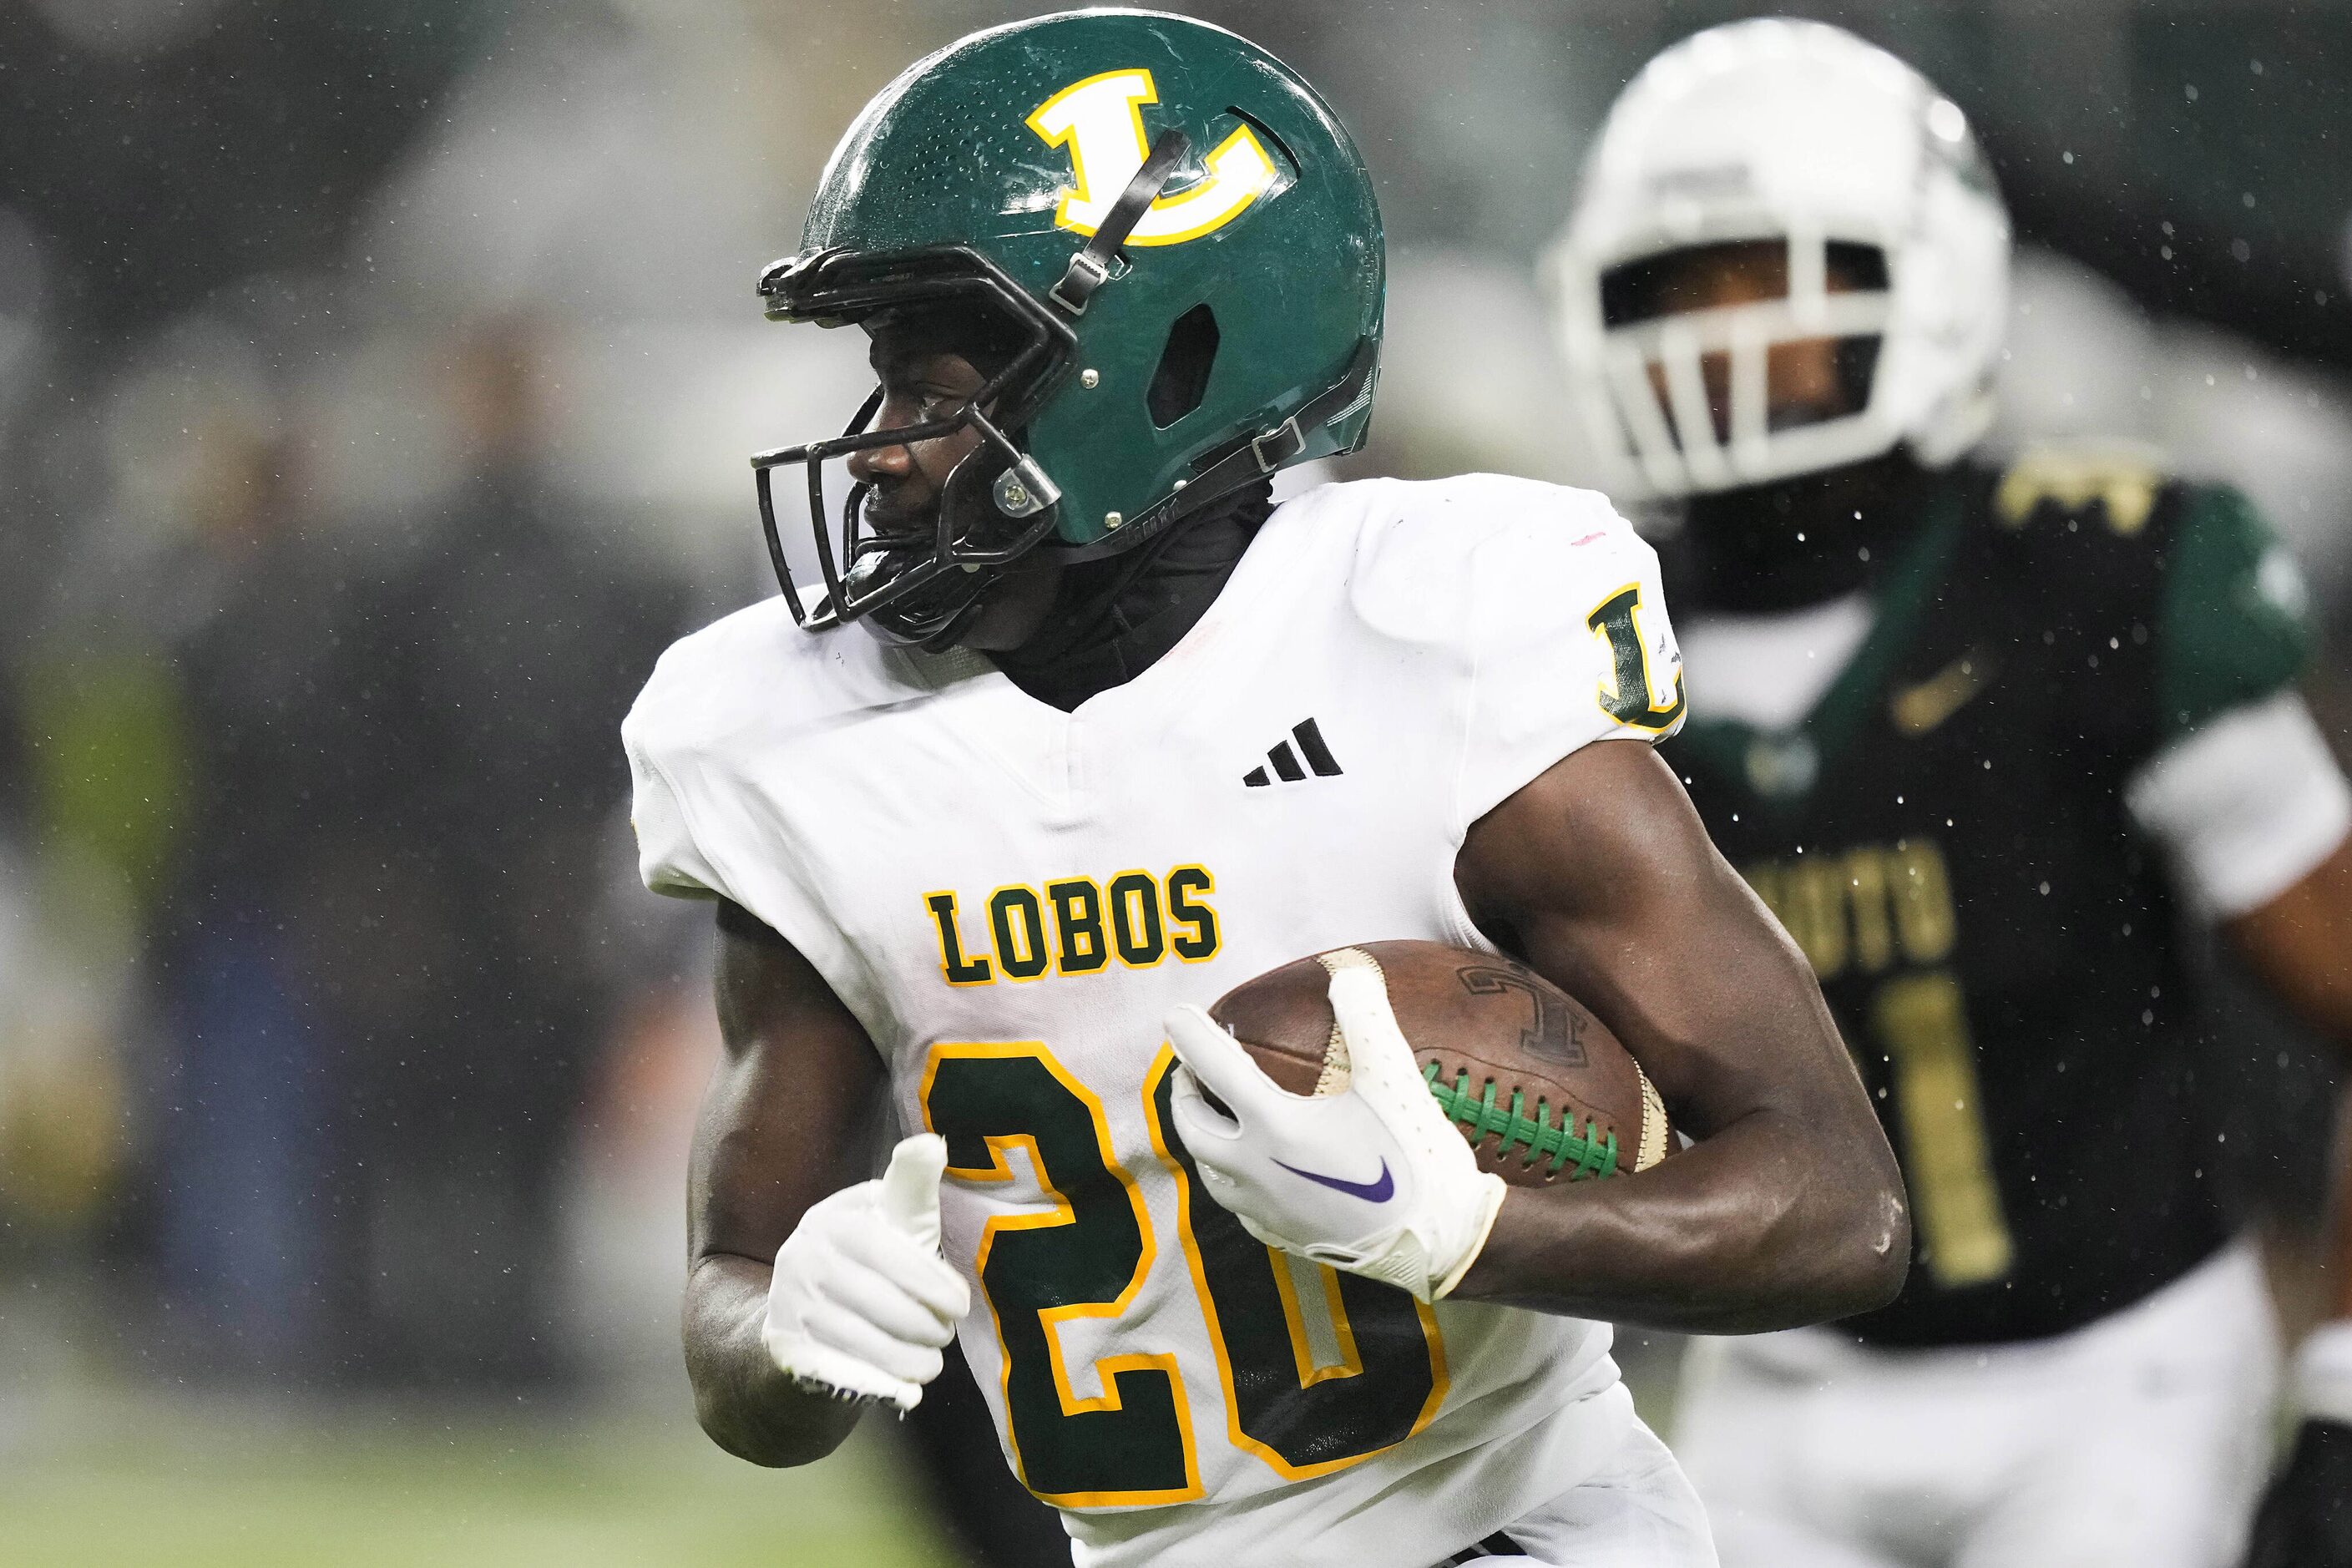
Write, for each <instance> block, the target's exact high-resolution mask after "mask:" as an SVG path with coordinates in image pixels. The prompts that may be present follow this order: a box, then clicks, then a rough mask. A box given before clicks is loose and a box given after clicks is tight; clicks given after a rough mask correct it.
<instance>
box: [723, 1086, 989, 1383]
mask: <svg viewBox="0 0 2352 1568" xmlns="http://www.w3.org/2000/svg"><path fill="white" fill-rule="evenodd" d="M947 1163H948V1146H947V1142H946V1140H944V1139H942V1138H940V1136H939V1135H938V1134H936V1133H931V1132H922V1133H918V1134H916V1135H915V1136H914V1137H912V1138H908V1139H905V1140H902V1141H901V1142H899V1144H898V1147H897V1148H896V1149H893V1150H892V1151H891V1152H890V1165H889V1168H888V1169H887V1170H886V1171H885V1172H883V1173H882V1175H881V1177H880V1179H879V1180H877V1181H871V1182H860V1183H858V1184H856V1186H854V1187H845V1188H843V1189H842V1190H841V1191H840V1192H837V1193H835V1194H833V1195H832V1196H830V1197H828V1198H825V1199H824V1200H823V1201H822V1202H820V1203H817V1204H816V1205H814V1206H812V1207H811V1208H810V1209H809V1211H808V1213H806V1214H804V1215H802V1216H801V1223H800V1224H799V1225H798V1226H794V1227H793V1233H792V1235H790V1236H788V1237H785V1238H784V1245H783V1246H782V1247H779V1248H777V1249H776V1272H775V1278H774V1279H773V1280H772V1282H771V1283H770V1284H769V1286H768V1315H767V1321H765V1322H764V1323H763V1324H762V1325H761V1331H760V1333H761V1339H762V1340H763V1341H764V1342H766V1344H767V1347H768V1353H769V1355H771V1356H772V1357H773V1358H774V1359H775V1363H776V1364H777V1365H778V1366H779V1367H782V1369H783V1370H784V1371H785V1372H787V1373H791V1374H792V1375H793V1377H795V1378H797V1379H799V1380H800V1381H801V1382H803V1383H806V1384H815V1385H818V1386H821V1387H823V1388H824V1389H827V1390H829V1391H831V1392H833V1393H835V1394H841V1395H843V1396H845V1397H851V1398H861V1399H887V1400H888V1401H889V1402H890V1403H892V1404H893V1405H897V1406H898V1408H899V1409H901V1410H912V1409H913V1408H914V1407H915V1406H916V1405H919V1404H920V1403H922V1398H923V1385H924V1384H927V1383H929V1382H930V1381H931V1379H933V1378H935V1377H937V1376H939V1374H940V1351H941V1349H943V1348H944V1347H945V1346H946V1344H947V1342H948V1341H950V1339H952V1338H954V1337H955V1325H956V1322H957V1320H959V1319H961V1317H962V1316H963V1315H964V1314H965V1313H966V1312H968V1311H970V1310H971V1289H970V1288H969V1287H968V1286H966V1285H965V1284H964V1282H963V1277H962V1276H961V1275H960V1274H958V1273H957V1272H956V1271H955V1270H954V1269H952V1268H949V1267H948V1265H947V1261H946V1260H945V1259H944V1258H941V1257H940V1173H941V1172H943V1171H944V1170H946V1168H947Z"/></svg>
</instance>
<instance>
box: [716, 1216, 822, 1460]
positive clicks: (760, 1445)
mask: <svg viewBox="0 0 2352 1568" xmlns="http://www.w3.org/2000/svg"><path fill="white" fill-rule="evenodd" d="M769 1275H770V1268H769V1266H768V1265H766V1264H763V1263H760V1262H757V1261H755V1260H753V1259H751V1258H737V1257H732V1256H728V1255H714V1256H706V1257H704V1258H698V1259H697V1260H696V1262H695V1265H694V1268H693V1272H692V1273H691V1274H690V1275H689V1276H688V1280H687V1287H686V1371H687V1376H688V1378H689V1379H690V1380H691V1381H692V1382H693V1384H694V1408H695V1415H696V1416H697V1418H698V1419H699V1420H700V1422H701V1423H702V1429H703V1431H704V1432H705V1433H707V1434H709V1437H710V1440H711V1441H712V1442H714V1443H716V1444H718V1445H719V1447H722V1448H724V1449H726V1450H727V1451H728V1452H729V1453H730V1454H732V1455H734V1456H735V1457H736V1458H739V1459H748V1460H750V1461H751V1463H753V1464H755V1465H767V1466H771V1467H783V1466H790V1465H805V1464H809V1463H811V1462H812V1461H814V1460H817V1459H822V1458H824V1457H825V1456H826V1455H827V1454H830V1453H832V1452H833V1451H834V1449H835V1448H837V1447H840V1446H841V1442H842V1439H843V1438H845V1437H846V1436H849V1429H850V1428H851V1427H852V1426H856V1424H857V1415H858V1411H859V1410H860V1409H861V1408H862V1407H861V1406H860V1405H857V1404H856V1403H855V1402H852V1401H848V1400H843V1399H837V1398H835V1397H833V1396H832V1395H830V1394H822V1393H817V1392H814V1391H812V1390H810V1389H807V1388H804V1387H803V1386H801V1385H800V1384H796V1383H794V1382H793V1380H792V1379H791V1378H790V1377H788V1376H786V1375H785V1374H784V1373H782V1371H781V1370H779V1369H778V1367H777V1366H776V1363H775V1360H774V1358H773V1357H772V1356H771V1355H770V1354H769V1353H768V1347H767V1346H766V1344H765V1343H763V1342H762V1341H761V1324H762V1321H763V1320H764V1319H765V1317H766V1314H767V1310H768V1283H769Z"/></svg>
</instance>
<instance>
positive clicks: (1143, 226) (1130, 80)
mask: <svg viewBox="0 0 2352 1568" xmlns="http://www.w3.org/2000/svg"><path fill="white" fill-rule="evenodd" d="M1159 101H1160V89H1159V88H1158V87H1156V86H1155V85H1153V83H1152V80H1151V73H1150V71H1148V70H1143V69H1140V68H1138V69H1132V70H1115V71H1105V72H1103V73H1102V74H1101V75H1100V76H1090V77H1088V78H1087V79H1085V80H1084V81H1078V82H1072V83H1071V84H1070V85H1069V86H1067V87H1066V88H1064V89H1062V90H1061V91H1059V92H1057V93H1055V95H1054V96H1053V97H1051V98H1049V99H1047V100H1045V102H1043V103H1041V104H1039V105H1038V106H1037V107H1036V108H1035V109H1034V110H1031V111H1030V114H1029V118H1028V120H1027V121H1026V123H1027V125H1028V127H1029V129H1030V130H1032V131H1034V132H1036V133H1037V134H1038V135H1039V136H1040V137H1042V138H1044V140H1045V144H1046V145H1047V146H1049V147H1060V146H1063V145H1067V146H1068V148H1069V149H1070V166H1071V172H1072V173H1073V174H1075V175H1076V187H1075V188H1071V189H1065V190H1064V191H1063V193H1062V199H1061V202H1060V204H1059V205H1056V206H1055V209H1054V222H1055V224H1057V225H1059V226H1061V227H1063V228H1066V229H1069V230H1072V231H1073V232H1075V233H1077V234H1082V235H1092V234H1093V233H1094V231H1095V227H1096V226H1097V224H1099V223H1101V222H1102V220H1103V217H1104V216H1105V215H1106V214H1108V212H1109V211H1110V208H1111V204H1112V203H1114V202H1116V201H1118V197H1119V193H1120V192H1122V191H1124V190H1126V189H1127V183H1128V182H1129V180H1131V179H1133V178H1135V172H1136V171H1137V170H1138V169H1140V168H1142V167H1143V160H1144V159H1145V158H1146V157H1147V156H1149V155H1150V152H1151V143H1150V139H1149V138H1147V137H1146V136H1145V135H1144V133H1143V106H1144V105H1145V104H1147V103H1157V102H1159ZM1202 163H1203V164H1204V165H1205V167H1206V169H1207V171H1208V172H1207V173H1206V174H1204V175H1203V176H1202V178H1200V179H1199V180H1196V181H1194V182H1193V183H1192V184H1190V185H1187V186H1186V187H1185V188H1184V189H1182V190H1181V191H1174V192H1171V193H1170V194H1168V195H1163V196H1161V197H1160V199H1159V200H1158V201H1155V202H1153V203H1152V204H1151V205H1150V209H1149V210H1148V211H1146V212H1145V213H1144V215H1143V216H1142V217H1141V218H1140V219H1139V220H1138V222H1137V223H1136V226H1135V232H1134V233H1133V234H1131V235H1129V237H1128V240H1127V243H1128V244H1129V245H1181V244H1183V243H1184V241H1186V240H1188V239H1198V238H1200V237H1202V235H1204V234H1213V233H1214V232H1215V231H1216V230H1218V229H1221V228H1223V227H1224V226H1225V225H1227V224H1229V223H1231V222H1233V221H1234V219H1235V218H1237V217H1239V216H1241V215H1242V214H1243V213H1244V212H1245V211H1246V210H1248V207H1249V205H1250V204H1251V203H1252V202H1254V201H1255V200H1257V199H1258V197H1260V196H1262V195H1265V193H1266V191H1267V189H1268V188H1269V187H1271V186H1272V185H1273V184H1274V174H1275V170H1274V160H1273V159H1271V158H1269V157H1267V156H1266V153H1265V148H1264V147H1262V146H1260V145H1259V144H1258V139H1257V135H1256V133H1255V132H1253V131H1251V130H1250V128H1249V127H1248V126H1246V125H1243V126H1240V127H1237V128H1236V129H1235V130H1234V133H1233V134H1232V135H1230V136H1228V137H1226V138H1225V139H1224V140H1223V142H1218V143H1217V145H1216V147H1215V149H1214V150H1213V151H1212V152H1211V153H1209V155H1208V157H1207V158H1205V159H1203V160H1202Z"/></svg>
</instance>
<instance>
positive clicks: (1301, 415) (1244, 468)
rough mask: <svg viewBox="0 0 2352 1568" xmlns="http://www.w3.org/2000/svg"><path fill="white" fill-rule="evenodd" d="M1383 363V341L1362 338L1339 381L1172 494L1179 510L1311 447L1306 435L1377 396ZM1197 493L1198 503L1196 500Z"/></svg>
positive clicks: (1259, 476) (1262, 474)
mask: <svg viewBox="0 0 2352 1568" xmlns="http://www.w3.org/2000/svg"><path fill="white" fill-rule="evenodd" d="M1380 363H1381V353H1380V343H1379V342H1378V340H1376V339H1373V338H1359V339H1358V340H1357V341H1356V352H1355V353H1354V355H1353V356H1351V357H1350V358H1349V361H1348V368H1347V369H1346V370H1345V371H1344V372H1342V373H1341V374H1340V376H1339V380H1338V381H1336V382H1334V383H1332V384H1331V385H1330V386H1329V387H1328V388H1327V389H1326V390H1325V391H1323V392H1321V393H1319V394H1318V395H1316V396H1314V397H1312V398H1309V399H1308V400H1307V402H1305V403H1303V404H1301V405H1299V406H1298V407H1297V409H1296V410H1295V411H1293V412H1292V414H1291V416H1290V417H1289V418H1287V419H1286V420H1284V421H1283V422H1282V423H1281V424H1279V425H1277V426H1275V427H1274V428H1273V429H1271V430H1264V431H1260V432H1259V433H1258V434H1257V435H1255V436H1251V437H1245V438H1244V439H1243V440H1242V441H1241V442H1240V444H1239V445H1237V446H1235V447H1234V448H1233V449H1232V450H1231V451H1229V452H1227V453H1226V454H1225V455H1224V456H1223V457H1222V458H1217V459H1216V460H1215V461H1214V462H1213V463H1211V464H1210V465H1209V466H1208V467H1207V468H1203V469H1202V470H1201V471H1200V472H1199V473H1197V474H1194V475H1193V476H1192V478H1191V479H1188V480H1186V481H1185V483H1184V488H1183V489H1181V490H1179V491H1177V492H1176V494H1175V495H1174V496H1172V497H1171V498H1170V500H1171V503H1173V504H1174V505H1175V506H1176V507H1177V509H1178V510H1180V511H1190V510H1192V509H1193V508H1194V507H1197V506H1204V505H1206V504H1207V503H1208V502H1210V501H1212V500H1215V499H1216V498H1217V497H1219V496H1221V495H1223V494H1224V493H1225V492H1227V491H1228V490H1231V489H1234V488H1235V487H1236V486H1240V485H1244V484H1248V483H1249V482H1251V481H1252V480H1254V479H1264V478H1265V477H1266V476H1267V475H1268V474H1271V473H1273V472H1274V471H1275V469H1276V468H1280V467H1282V465H1283V464H1285V463H1286V462H1288V461H1290V459H1291V458H1296V457H1297V456H1298V454H1299V453H1301V452H1303V451H1305V450H1306V449H1307V435H1308V434H1309V433H1310V432H1312V431H1315V430H1318V429H1321V428H1322V427H1323V426H1327V425H1337V424H1338V423H1339V421H1341V420H1342V419H1345V418H1347V417H1349V416H1350V415H1352V414H1354V413H1355V412H1356V411H1357V410H1358V409H1360V408H1361V407H1363V406H1364V405H1365V404H1367V403H1370V401H1371V400H1372V383H1373V379H1374V377H1375V376H1376V374H1378V372H1379V369H1380ZM1194 496H1198V497H1200V498H1201V499H1200V500H1197V501H1195V500H1192V498H1193V497H1194Z"/></svg>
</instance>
